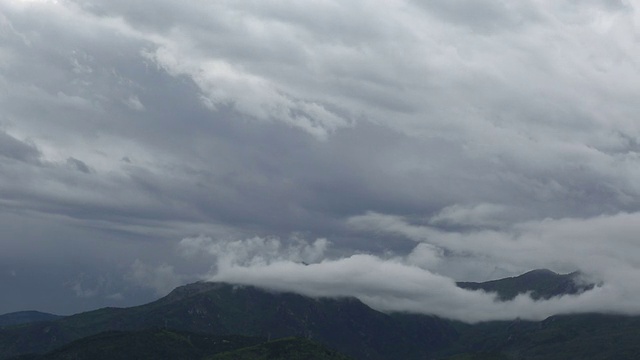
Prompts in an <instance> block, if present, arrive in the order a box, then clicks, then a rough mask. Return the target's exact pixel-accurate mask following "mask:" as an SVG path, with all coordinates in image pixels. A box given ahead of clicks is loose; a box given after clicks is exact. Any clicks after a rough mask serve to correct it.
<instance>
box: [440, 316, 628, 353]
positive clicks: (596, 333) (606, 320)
mask: <svg viewBox="0 0 640 360" xmlns="http://www.w3.org/2000/svg"><path fill="white" fill-rule="evenodd" d="M458 331H459V334H460V337H459V338H458V340H457V341H456V342H455V343H453V344H452V345H451V346H450V347H449V348H447V349H444V351H442V352H440V353H438V354H437V355H438V356H437V358H445V359H458V358H460V359H464V357H462V356H463V355H464V356H475V357H469V359H475V358H478V359H484V358H485V357H486V358H487V359H494V358H495V359H523V360H574V359H575V360H584V359H590V360H605V359H616V360H636V359H640V316H623V315H608V314H577V315H558V316H552V317H549V318H547V319H545V320H543V321H538V322H535V321H520V320H514V321H494V322H487V323H481V324H476V325H469V324H458ZM456 356H459V357H456Z"/></svg>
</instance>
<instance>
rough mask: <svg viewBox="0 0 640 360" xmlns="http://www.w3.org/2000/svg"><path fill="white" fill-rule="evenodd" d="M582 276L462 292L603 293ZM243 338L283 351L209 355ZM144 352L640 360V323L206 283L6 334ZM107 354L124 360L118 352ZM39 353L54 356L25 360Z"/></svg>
mask: <svg viewBox="0 0 640 360" xmlns="http://www.w3.org/2000/svg"><path fill="white" fill-rule="evenodd" d="M577 276H578V275H577V274H567V275H559V274H555V273H552V272H550V271H546V270H539V271H533V272H530V273H527V274H524V275H522V276H518V277H514V278H508V279H502V280H497V281H490V282H486V283H462V284H461V285H460V286H463V287H464V286H467V287H468V288H471V287H473V288H478V289H483V290H485V291H495V292H497V293H498V294H499V296H500V298H501V299H503V300H504V299H509V298H512V297H513V296H515V294H518V293H523V292H532V293H533V294H535V295H534V296H535V297H537V298H546V297H551V296H556V295H560V294H565V293H575V292H580V291H588V289H589V287H590V286H593V285H584V284H583V283H581V282H579V281H578V280H577ZM198 334H199V335H198ZM233 335H236V336H237V335H241V337H238V339H240V338H243V337H249V339H256V338H258V339H260V338H262V339H267V340H273V341H270V342H267V343H252V344H247V346H242V347H238V348H233V349H228V350H225V352H223V353H219V352H218V353H215V354H214V353H212V352H206V351H209V350H206V349H209V348H207V346H209V345H210V344H209V343H207V341H208V340H207V341H205V340H206V339H214V342H215V341H216V340H215V339H216V338H219V337H221V336H222V337H224V336H233ZM291 337H296V339H291ZM185 338H186V339H187V341H185ZM201 338H203V339H205V340H199V339H201ZM287 338H288V340H282V339H287ZM134 340H135V341H134ZM127 341H129V342H127ZM158 341H159V342H160V343H156V342H158ZM127 344H128V345H127ZM198 344H200V345H198ZM207 344H209V345H207ZM136 346H142V349H154V350H158V351H165V350H162V349H163V346H168V347H170V348H171V349H183V350H182V351H180V354H189V351H191V352H192V354H194V355H193V356H201V355H202V356H204V358H198V360H216V359H231V358H233V359H277V358H287V359H295V358H311V359H315V358H317V359H325V358H327V357H326V356H329V357H328V358H327V359H339V358H341V357H340V356H342V355H339V354H338V353H334V352H333V351H334V350H335V351H338V352H340V353H342V354H346V355H347V356H351V357H352V358H354V359H409V360H410V359H448V360H465V359H467V360H468V359H476V360H482V359H484V360H505V359H533V360H537V359H540V360H541V359H549V360H555V359H558V360H560V359H563V360H564V359H603V360H604V359H640V316H620V315H607V314H579V315H562V316H552V317H549V318H547V319H545V320H544V321H521V320H514V321H492V322H485V323H480V324H475V325H471V324H466V323H461V322H457V321H450V320H445V319H440V318H437V317H433V316H426V315H416V314H385V313H381V312H378V311H376V310H373V309H371V308H369V307H368V306H366V305H365V304H363V303H362V302H360V301H358V300H357V299H354V298H341V299H313V298H309V297H305V296H302V295H297V294H292V293H282V292H273V291H268V290H264V289H260V288H257V287H252V286H237V285H232V284H225V283H205V282H200V283H195V284H190V285H186V286H182V287H179V288H177V289H175V290H174V291H173V292H171V293H170V294H169V295H167V296H165V297H163V298H161V299H159V300H157V301H154V302H152V303H149V304H146V305H142V306H137V307H132V308H125V309H123V308H105V309H100V310H96V311H91V312H87V313H82V314H77V315H73V316H69V317H64V318H60V319H57V320H54V321H46V322H37V323H27V324H22V325H15V326H11V327H7V328H3V329H0V359H3V360H4V359H9V358H11V357H14V356H17V355H23V356H22V357H21V358H20V359H21V360H50V359H55V360H57V359H58V358H51V357H49V358H48V357H47V356H53V355H54V354H63V353H64V352H65V351H67V352H68V353H70V354H73V351H79V349H92V348H96V349H115V348H119V349H122V350H123V351H124V353H123V354H124V355H123V356H127V355H126V354H132V353H133V354H136V353H137V352H139V353H140V354H142V353H145V354H146V353H147V352H146V351H142V350H140V349H141V348H139V347H136ZM325 347H326V348H325ZM126 349H129V350H126ZM203 349H204V350H206V351H204V350H203ZM329 349H332V350H329ZM141 351H142V352H141ZM150 351H151V350H150ZM167 351H168V350H167ZM104 352H105V353H110V352H111V355H112V356H111V357H110V358H114V359H117V357H115V354H116V353H115V352H113V351H111V350H104ZM30 353H39V354H45V355H28V356H27V355H25V354H30ZM150 353H151V354H152V353H153V352H152V351H151V352H150ZM203 354H204V355H203ZM312 354H313V355H312ZM56 356H58V355H56ZM158 356H160V355H158ZM313 356H320V357H313ZM322 356H325V357H322ZM332 356H333V357H332ZM129 358H131V357H129ZM134 358H136V357H134ZM176 358H179V357H176ZM60 359H63V358H60ZM80 359H81V357H80ZM92 359H93V358H92ZM96 359H97V358H96Z"/></svg>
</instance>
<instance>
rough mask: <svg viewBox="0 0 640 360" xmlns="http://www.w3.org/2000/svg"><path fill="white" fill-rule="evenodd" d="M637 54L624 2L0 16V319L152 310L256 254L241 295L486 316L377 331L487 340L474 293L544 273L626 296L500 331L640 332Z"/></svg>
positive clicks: (466, 0) (546, 309) (143, 7)
mask: <svg viewBox="0 0 640 360" xmlns="http://www.w3.org/2000/svg"><path fill="white" fill-rule="evenodd" d="M639 35H640V15H639V12H638V8H637V6H636V5H635V4H634V3H633V2H629V1H622V0H613V1H612V0H590V1H582V2H576V1H570V0H560V1H557V0H553V1H552V0H526V1H520V2H518V3H517V4H512V3H509V2H505V1H501V0H482V1H471V0H458V1H440V0H438V1H429V2H424V1H412V0H394V1H379V2H377V3H376V4H375V6H372V4H371V2H369V1H367V2H365V1H361V0H350V1H326V0H323V1H315V0H311V1H306V2H305V3H304V4H298V3H296V2H290V1H275V0H274V1H271V0H266V1H265V0H263V1H232V0H228V1H227V0H223V1H199V2H194V3H189V4H183V3H177V2H175V1H169V0H154V1H136V2H135V4H132V3H131V1H124V0H113V1H103V0H58V1H48V0H42V1H22V0H0V109H2V111H1V114H0V177H1V179H2V181H0V227H2V228H3V229H5V231H3V234H2V235H0V245H1V246H2V248H3V250H4V251H3V252H2V253H1V254H0V281H2V282H0V284H6V285H4V286H6V289H3V293H9V294H12V295H11V296H9V297H8V298H7V300H5V301H4V302H1V303H0V312H5V311H13V310H20V308H19V307H21V306H24V304H25V302H24V299H33V300H30V301H31V302H28V304H29V305H30V306H31V307H34V308H39V309H41V310H50V311H58V312H73V311H78V310H79V309H87V308H91V307H95V306H99V305H103V304H108V303H109V301H113V300H114V297H113V296H112V295H113V294H120V296H116V298H119V299H120V300H118V301H121V303H119V304H125V303H126V304H133V303H137V302H140V301H144V300H148V299H150V298H152V297H153V296H157V295H156V294H157V293H158V292H163V291H166V289H168V288H169V287H170V286H173V285H175V284H176V283H179V282H184V281H190V280H193V279H196V278H198V276H200V275H202V274H208V273H209V268H210V266H211V258H210V257H205V256H195V257H194V256H190V257H189V256H188V254H187V253H188V252H189V251H194V250H193V249H200V250H198V251H200V252H204V253H205V254H210V253H212V252H213V253H216V254H217V253H220V252H228V253H237V247H245V246H249V244H247V243H245V242H243V241H244V240H242V241H241V242H240V243H235V244H236V245H233V244H234V242H236V241H239V240H238V239H255V240H254V242H255V243H254V244H252V245H251V246H254V247H255V250H253V252H250V253H248V254H246V255H245V258H251V259H257V258H259V255H260V254H262V253H264V254H266V255H264V256H267V255H268V256H269V257H270V258H278V257H277V256H276V254H280V261H279V262H272V263H264V264H261V263H251V264H246V263H244V264H243V265H242V266H241V267H231V266H229V267H228V268H229V269H232V268H233V269H234V271H236V272H237V274H240V272H241V271H253V270H251V269H254V268H256V269H258V268H259V267H260V266H261V267H263V268H264V269H262V268H260V269H262V270H264V276H267V274H273V276H274V277H273V278H274V279H277V277H276V276H275V274H276V270H277V271H284V269H285V268H287V267H288V268H287V269H289V268H290V270H291V272H293V273H294V275H295V274H300V276H302V274H304V276H305V278H309V277H312V276H316V275H313V274H314V273H316V272H317V273H318V275H317V276H320V274H332V273H331V271H333V270H331V269H334V268H335V269H341V268H343V267H344V269H345V271H347V270H348V271H351V270H352V269H356V268H358V267H362V268H367V269H370V270H371V272H372V273H376V271H377V272H381V271H382V270H381V269H385V271H387V270H386V269H389V271H394V272H397V274H398V277H401V276H406V277H407V283H408V284H409V283H411V282H414V281H418V280H409V279H417V278H422V277H424V278H425V279H427V280H420V281H426V282H428V283H429V284H432V285H433V286H436V285H437V286H442V288H443V291H442V293H443V294H447V295H448V296H451V297H455V298H456V299H459V303H456V304H464V303H465V302H466V301H469V302H477V303H478V304H479V305H478V306H480V307H479V308H477V309H476V310H477V311H476V312H474V313H473V314H471V313H469V314H465V313H462V312H455V311H454V310H451V311H449V312H448V311H447V310H445V309H444V307H443V308H440V307H438V304H439V302H440V300H437V301H436V300H433V301H431V300H428V299H427V298H429V296H431V295H429V296H427V295H425V294H426V293H424V292H423V293H420V294H419V295H415V294H414V295H412V294H413V293H412V292H411V291H409V287H407V288H404V289H396V290H397V293H396V294H395V295H393V297H386V298H385V299H386V300H384V301H383V300H379V301H378V300H376V301H378V302H377V303H376V304H378V305H377V306H379V307H382V308H390V306H391V305H389V304H390V303H391V302H393V303H394V304H405V303H404V302H403V300H402V299H405V300H406V301H407V302H406V304H405V305H403V306H404V307H405V309H407V310H419V311H426V310H425V309H426V307H427V306H432V307H433V308H434V309H437V310H433V311H434V312H437V313H439V314H443V315H447V316H452V317H456V318H464V317H469V319H474V320H479V319H480V318H481V317H478V316H479V315H474V314H480V313H482V312H483V311H484V312H485V313H488V314H497V310H496V311H491V309H493V307H494V306H497V305H495V304H493V302H492V301H491V297H490V296H486V295H482V294H480V295H478V294H473V293H472V294H470V293H468V292H460V291H459V290H457V289H455V288H452V287H451V284H453V279H456V280H486V279H490V278H497V277H501V276H508V275H515V274H518V273H521V272H523V271H527V270H530V269H533V268H541V267H547V268H551V269H553V270H557V271H561V272H568V271H573V270H576V269H580V270H582V271H584V272H587V273H589V274H590V275H592V276H594V277H596V278H599V279H602V280H605V284H607V285H605V287H603V288H602V289H599V292H598V293H597V294H596V293H594V294H591V295H589V296H592V297H594V298H593V299H591V300H584V299H586V298H583V297H580V299H573V298H571V299H569V298H568V299H561V300H554V301H553V302H550V303H546V302H545V303H544V304H535V305H531V304H529V303H528V302H527V301H529V300H527V299H521V300H518V301H520V302H521V303H520V305H518V301H516V302H514V303H513V304H510V305H505V304H503V305H504V306H507V307H511V308H505V311H504V312H503V314H509V315H508V316H520V315H519V314H520V312H521V311H524V310H522V309H525V310H526V309H536V310H535V311H534V310H532V311H533V312H532V313H530V316H531V317H539V316H543V314H548V313H550V312H552V311H574V310H573V309H572V308H571V307H572V306H574V305H575V308H580V309H581V310H580V311H582V310H584V309H595V308H598V309H602V310H607V311H621V312H635V311H636V309H635V308H634V307H633V306H632V305H629V304H627V303H626V302H625V301H624V297H625V296H627V295H632V294H635V291H636V290H635V289H634V287H633V285H632V283H633V282H632V281H631V280H630V279H631V278H632V277H633V276H636V268H637V266H638V261H637V259H638V258H639V257H640V250H638V249H637V240H636V239H635V238H634V235H633V234H634V232H635V233H637V229H636V228H635V225H634V223H635V222H636V220H637V219H636V217H637V216H638V215H637V214H638V213H639V212H640V187H639V186H638V184H640V172H639V171H638V169H640V156H639V154H640V147H639V145H638V144H639V143H640V140H639V139H640V126H639V125H638V122H637V121H636V119H637V118H638V115H639V112H640V107H639V106H638V102H637V99H636V98H637V94H638V92H639V90H640V88H639V87H640V78H639V77H640V75H639V74H640V72H638V63H637V61H636V59H638V58H640V49H639V48H638V47H637V39H638V36H639ZM180 239H185V240H182V241H181V242H180V243H179V244H178V245H176V244H177V243H178V242H179V241H180ZM189 239H190V240H189ZM207 239H211V240H207ZM261 239H262V240H261ZM268 239H272V240H268ZM274 239H280V240H278V241H280V243H279V245H277V244H278V243H277V242H273V241H275V240H274ZM296 239H297V240H296ZM300 239H326V243H323V242H320V243H313V244H312V245H305V244H302V243H300V241H302V240H300ZM416 242H417V243H418V244H416ZM329 243H331V244H332V245H331V246H328V245H327V244H329ZM296 244H297V245H296ZM258 245H260V246H258ZM189 246H191V248H192V250H185V249H188V248H189ZM292 249H293V250H292ZM289 252H293V254H296V256H293V255H292V254H290V253H289ZM354 254H355V255H354ZM398 259H400V260H398ZM292 261H293V262H292ZM290 262H291V263H290ZM294 262H295V263H294ZM297 262H306V263H309V264H312V265H309V266H308V267H301V266H302V265H296V264H297ZM216 266H217V265H216ZM238 266H239V265H238ZM278 266H280V267H282V268H277V267H278ZM298 267H300V269H298ZM387 267H388V268H387ZM276 268H277V269H276ZM271 271H274V272H273V273H271ZM287 271H289V270H287ZM287 271H284V272H287ZM354 271H355V270H354ZM104 274H108V276H107V278H108V279H109V281H105V280H102V279H104V278H105V275H104ZM234 274H235V273H234ZM227 275H228V276H231V275H232V274H231V273H227ZM227 275H225V276H227ZM220 276H222V275H220ZM234 276H235V275H234ZM250 276H253V275H251V274H244V273H243V274H242V276H240V275H238V276H237V277H238V279H240V278H248V277H250ZM292 276H293V275H292ZM349 276H351V275H349ZM353 276H356V275H353ZM379 278H380V279H384V281H380V282H379V284H376V285H375V286H373V285H367V286H369V287H367V286H364V285H363V287H362V289H361V290H359V293H360V295H362V296H368V299H369V300H368V301H369V302H370V303H375V301H374V300H373V298H372V297H373V295H372V294H373V293H374V289H377V290H380V291H381V292H382V293H390V292H391V289H393V284H394V283H396V282H398V281H399V280H397V279H396V280H392V279H390V278H389V277H384V276H382V275H380V276H379ZM77 279H82V282H81V284H80V285H78V286H76V284H78V281H77ZM346 279H350V281H352V282H355V281H356V278H353V277H348V276H347V275H345V280H340V279H339V278H338V279H333V281H334V282H333V283H327V284H325V285H321V284H320V283H321V281H319V280H318V281H315V282H313V281H310V282H309V283H313V284H317V286H318V287H319V288H327V289H326V292H327V293H331V291H329V289H328V288H329V287H331V288H333V289H335V293H338V292H339V293H343V292H344V293H346V292H347V291H346V290H345V289H346V287H347V286H346V281H347V280H346ZM264 280H265V281H266V280H267V279H264ZM362 280H363V281H364V282H366V281H369V280H367V279H366V278H363V279H362ZM340 281H343V283H340ZM21 283H29V284H32V285H31V286H29V287H23V286H21V285H20V284H21ZM291 283H292V284H298V283H299V287H300V288H301V290H300V291H306V292H313V290H312V289H311V288H310V287H309V286H303V284H305V282H304V281H303V279H302V278H301V277H297V278H292V279H291ZM331 284H333V285H331ZM385 284H386V285H385ZM420 284H422V283H420ZM330 285H331V286H330ZM273 286H274V287H277V286H278V284H276V283H275V281H274V284H273ZM297 286H298V285H296V287H297ZM386 286H388V287H390V288H389V289H388V288H387V287H386ZM40 288H42V289H44V288H47V291H48V293H51V294H53V293H55V294H56V295H55V296H53V295H52V296H53V297H54V298H55V299H56V300H55V301H51V302H50V304H49V305H46V306H50V308H49V309H47V308H43V307H42V306H43V304H41V303H39V302H38V300H37V299H38V298H41V297H39V296H37V294H38V293H39V291H40V290H39V289H40ZM86 289H91V291H90V292H89V293H91V295H92V296H81V295H83V294H84V295H86V294H89V293H88V292H86V291H85V290H86ZM385 289H386V290H385ZM446 289H448V290H446ZM5 290H6V291H5ZM80 290H82V291H80ZM93 290H95V291H93ZM343 290H344V291H343ZM377 290H376V291H377ZM323 291H324V290H323ZM77 294H80V295H79V296H76V295H77ZM350 294H351V293H350ZM598 294H599V295H598ZM616 294H618V295H616ZM585 296H586V295H585ZM595 297H598V298H597V299H595ZM392 298H393V299H395V300H393V301H391V300H390V299H392ZM442 298H444V297H442ZM434 299H435V298H434ZM98 300H99V301H98ZM552 303H553V304H555V305H552ZM385 304H387V305H385ZM419 304H423V305H420V306H422V307H420V306H419ZM482 304H484V305H482ZM563 304H571V305H563ZM530 305H531V306H530ZM578 305H580V306H578ZM394 306H396V305H394ZM398 306H400V305H398ZM442 306H444V304H443V305H442ZM483 306H484V307H483ZM460 307H461V306H458V308H460ZM509 309H510V310H509ZM456 311H457V310H456ZM460 311H462V310H460ZM585 311H586V310H585Z"/></svg>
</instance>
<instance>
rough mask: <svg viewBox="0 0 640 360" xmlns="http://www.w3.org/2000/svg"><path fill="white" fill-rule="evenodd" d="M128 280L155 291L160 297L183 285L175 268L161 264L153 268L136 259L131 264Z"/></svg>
mask: <svg viewBox="0 0 640 360" xmlns="http://www.w3.org/2000/svg"><path fill="white" fill-rule="evenodd" d="M126 279H127V280H128V281H130V282H132V283H134V284H136V285H138V286H141V287H144V288H149V289H153V290H154V291H155V292H156V293H157V294H158V295H163V296H164V295H166V294H168V293H169V292H170V291H171V290H173V289H174V288H176V287H177V286H179V285H181V284H182V283H183V281H184V280H183V278H182V276H181V275H178V274H176V272H175V270H174V268H173V266H171V265H168V264H161V265H158V266H152V265H148V264H145V263H144V262H142V261H141V260H140V259H136V260H135V261H134V262H133V264H131V269H130V272H129V273H128V274H127V276H126Z"/></svg>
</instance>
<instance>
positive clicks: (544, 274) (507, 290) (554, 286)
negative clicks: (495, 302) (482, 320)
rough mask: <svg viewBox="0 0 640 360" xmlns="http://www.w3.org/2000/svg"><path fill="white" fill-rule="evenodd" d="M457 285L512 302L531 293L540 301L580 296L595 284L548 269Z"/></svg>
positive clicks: (578, 274) (578, 276) (572, 275)
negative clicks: (555, 297)
mask: <svg viewBox="0 0 640 360" xmlns="http://www.w3.org/2000/svg"><path fill="white" fill-rule="evenodd" d="M457 285H458V286H459V287H461V288H464V289H468V290H484V291H486V292H495V293H497V294H498V298H499V299H500V300H502V301H507V300H512V299H513V298H515V297H516V296H517V295H519V294H524V293H526V292H531V297H532V298H533V299H536V300H538V299H549V298H551V297H554V296H559V295H567V294H578V293H581V292H584V291H587V290H591V289H593V287H594V284H590V283H585V282H583V281H581V279H580V273H578V272H573V273H570V274H564V275H561V274H557V273H555V272H553V271H551V270H546V269H540V270H533V271H530V272H528V273H525V274H522V275H520V276H516V277H509V278H505V279H500V280H493V281H487V282H479V283H478V282H458V283H457Z"/></svg>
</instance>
